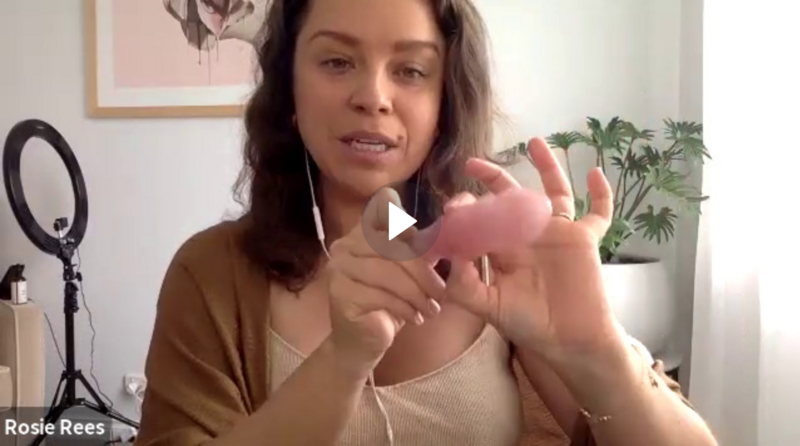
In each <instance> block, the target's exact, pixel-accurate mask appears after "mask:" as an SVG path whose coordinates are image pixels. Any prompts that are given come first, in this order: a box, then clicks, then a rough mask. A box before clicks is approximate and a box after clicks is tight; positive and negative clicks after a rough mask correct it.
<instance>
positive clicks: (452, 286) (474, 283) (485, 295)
mask: <svg viewBox="0 0 800 446" xmlns="http://www.w3.org/2000/svg"><path fill="white" fill-rule="evenodd" d="M450 262H451V263H450V275H449V276H448V277H447V282H446V287H445V293H446V300H447V302H452V303H455V304H458V305H460V306H461V307H463V308H464V309H466V310H467V311H469V312H471V313H473V314H475V315H476V316H478V317H481V318H484V319H489V320H490V321H491V320H492V319H493V318H494V316H495V313H496V311H495V310H496V308H497V303H496V300H497V297H496V294H497V293H496V292H495V290H494V289H493V288H492V287H491V286H488V285H486V284H485V283H483V281H482V280H481V278H480V274H479V273H478V268H477V267H476V266H475V264H474V263H473V262H471V261H469V260H465V259H461V258H457V257H455V258H453V259H452V260H451V261H450Z"/></svg>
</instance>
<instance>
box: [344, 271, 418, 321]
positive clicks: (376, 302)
mask: <svg viewBox="0 0 800 446" xmlns="http://www.w3.org/2000/svg"><path fill="white" fill-rule="evenodd" d="M330 286H331V293H336V295H344V294H349V295H352V296H354V299H353V301H352V303H353V304H354V305H356V307H357V308H358V311H360V312H361V314H362V315H363V314H368V313H372V312H373V311H387V312H388V313H389V314H390V315H391V316H392V317H393V318H395V319H396V320H397V321H405V322H408V323H411V324H414V325H421V324H422V323H424V322H425V317H424V316H422V314H421V313H420V312H418V311H417V310H416V309H414V307H412V306H411V305H409V304H408V303H407V302H405V301H403V300H401V299H397V298H396V297H395V296H392V295H391V294H389V293H387V292H385V291H383V290H380V289H378V288H373V287H370V286H367V285H364V284H363V283H360V282H357V281H355V280H353V279H351V278H350V277H347V276H346V275H344V274H337V275H336V276H335V278H333V279H332V280H331V285H330ZM398 325H402V324H398Z"/></svg>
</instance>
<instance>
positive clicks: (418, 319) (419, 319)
mask: <svg viewBox="0 0 800 446" xmlns="http://www.w3.org/2000/svg"><path fill="white" fill-rule="evenodd" d="M414 323H415V324H417V325H422V324H424V323H425V318H424V317H422V313H420V312H419V311H417V315H416V316H415V317H414Z"/></svg>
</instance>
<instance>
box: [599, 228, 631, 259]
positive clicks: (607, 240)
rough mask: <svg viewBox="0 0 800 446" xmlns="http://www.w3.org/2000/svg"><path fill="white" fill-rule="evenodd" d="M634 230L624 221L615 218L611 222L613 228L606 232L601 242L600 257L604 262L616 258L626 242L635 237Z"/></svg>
mask: <svg viewBox="0 0 800 446" xmlns="http://www.w3.org/2000/svg"><path fill="white" fill-rule="evenodd" d="M633 233H634V230H633V228H631V225H630V224H629V223H628V222H627V221H626V220H624V219H622V218H619V217H615V218H614V220H612V222H611V226H610V227H609V228H608V231H606V233H605V235H604V236H603V238H602V239H601V240H600V247H599V248H600V257H601V259H602V260H603V261H604V262H606V263H607V262H608V261H610V260H611V259H612V258H614V257H616V256H617V254H618V253H619V250H620V248H621V247H622V246H624V245H625V241H626V240H627V239H628V238H629V237H630V236H631V235H633Z"/></svg>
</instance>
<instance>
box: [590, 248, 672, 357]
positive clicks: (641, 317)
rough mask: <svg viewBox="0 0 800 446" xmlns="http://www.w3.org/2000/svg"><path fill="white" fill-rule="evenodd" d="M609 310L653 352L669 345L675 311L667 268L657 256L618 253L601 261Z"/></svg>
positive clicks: (655, 353)
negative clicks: (609, 260) (610, 259)
mask: <svg viewBox="0 0 800 446" xmlns="http://www.w3.org/2000/svg"><path fill="white" fill-rule="evenodd" d="M602 268H603V275H604V278H605V281H606V287H607V290H608V297H609V300H610V303H611V306H612V308H613V311H614V313H615V315H616V317H617V319H618V320H619V322H620V323H621V324H622V326H623V327H624V328H625V330H626V331H627V332H628V334H629V335H631V336H633V337H634V338H636V339H638V340H639V341H641V342H642V343H643V344H644V345H645V346H646V347H647V349H648V350H650V353H652V354H653V355H654V356H655V355H658V354H659V353H663V352H664V351H665V350H666V348H667V346H668V345H669V341H670V336H671V335H672V327H673V322H674V319H675V314H676V307H675V298H674V292H673V287H672V281H671V280H670V277H669V272H668V271H667V268H666V266H665V265H664V263H663V262H661V261H660V260H658V259H652V258H642V257H633V256H621V259H620V261H619V263H608V264H603V267H602Z"/></svg>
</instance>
